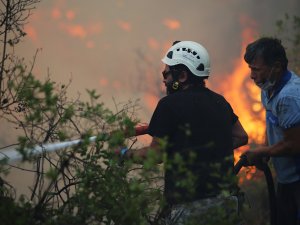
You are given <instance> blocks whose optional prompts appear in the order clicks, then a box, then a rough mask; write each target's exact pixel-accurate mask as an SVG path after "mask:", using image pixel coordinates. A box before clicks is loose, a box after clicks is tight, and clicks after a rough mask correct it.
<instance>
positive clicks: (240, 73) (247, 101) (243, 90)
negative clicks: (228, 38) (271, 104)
mask: <svg viewBox="0 0 300 225" xmlns="http://www.w3.org/2000/svg"><path fill="white" fill-rule="evenodd" d="M254 36H255V35H254V31H253V30H252V29H251V28H246V29H244V31H243V32H242V39H243V41H242V51H241V53H240V57H239V59H237V60H236V63H235V64H236V66H235V68H234V71H233V72H232V73H231V75H230V76H229V77H228V78H227V80H226V82H222V86H221V87H220V90H219V91H221V92H222V93H223V95H224V97H225V98H226V99H227V100H228V101H229V102H230V104H231V106H232V107H233V109H234V112H235V113H236V114H237V115H238V116H239V120H240V122H241V123H242V125H243V127H244V128H245V130H246V132H247V133H248V136H249V143H250V144H253V143H255V144H261V143H263V142H264V138H265V122H264V120H265V113H264V110H263V107H262V105H261V102H260V90H259V88H258V87H257V86H256V85H255V84H254V83H253V81H251V80H250V77H249V75H250V69H249V67H248V64H247V63H246V62H245V61H244V50H245V48H246V45H247V44H248V43H250V42H252V41H253V40H254ZM220 83H221V82H220ZM249 148H250V146H249V145H247V146H243V147H241V148H239V149H237V150H236V151H235V154H234V158H235V161H236V162H237V161H238V160H239V158H240V155H241V154H242V152H244V151H246V150H248V149H249ZM255 171H256V169H255V167H249V168H247V171H246V173H245V176H240V182H243V180H244V179H251V178H252V175H253V174H254V173H255Z"/></svg>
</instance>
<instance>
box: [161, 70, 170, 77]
mask: <svg viewBox="0 0 300 225" xmlns="http://www.w3.org/2000/svg"><path fill="white" fill-rule="evenodd" d="M171 73H172V71H171V70H169V71H163V72H162V75H163V78H164V79H167V77H168V76H169V74H171Z"/></svg>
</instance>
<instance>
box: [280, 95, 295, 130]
mask: <svg viewBox="0 0 300 225" xmlns="http://www.w3.org/2000/svg"><path fill="white" fill-rule="evenodd" d="M277 117H278V123H279V126H280V127H282V128H283V129H288V128H291V127H296V126H300V98H296V97H291V96H287V97H284V98H282V99H280V101H279V102H278V105H277Z"/></svg>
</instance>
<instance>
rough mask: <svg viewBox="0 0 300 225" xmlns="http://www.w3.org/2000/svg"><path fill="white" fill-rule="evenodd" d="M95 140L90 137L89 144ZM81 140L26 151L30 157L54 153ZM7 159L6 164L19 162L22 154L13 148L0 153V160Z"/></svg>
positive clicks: (45, 145) (94, 137)
mask: <svg viewBox="0 0 300 225" xmlns="http://www.w3.org/2000/svg"><path fill="white" fill-rule="evenodd" d="M95 140H96V136H93V137H90V138H89V142H94V141H95ZM81 141H82V139H77V140H73V141H64V142H57V143H51V144H44V145H42V146H39V145H37V146H35V147H33V148H31V149H28V151H29V152H30V153H31V154H32V155H39V154H41V153H44V152H54V151H57V150H60V149H63V148H68V147H72V146H76V145H78V144H79V143H80V142H81ZM5 158H6V159H7V163H13V162H16V161H21V160H22V159H23V156H22V154H20V152H18V151H17V149H15V148H8V149H5V150H2V151H0V160H3V159H5Z"/></svg>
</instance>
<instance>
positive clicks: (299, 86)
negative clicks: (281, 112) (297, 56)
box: [279, 72, 300, 100]
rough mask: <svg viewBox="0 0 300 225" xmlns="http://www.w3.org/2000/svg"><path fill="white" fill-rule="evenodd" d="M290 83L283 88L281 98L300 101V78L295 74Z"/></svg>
mask: <svg viewBox="0 0 300 225" xmlns="http://www.w3.org/2000/svg"><path fill="white" fill-rule="evenodd" d="M291 73H292V76H291V79H290V80H289V82H287V84H286V85H285V86H284V87H283V88H282V90H281V91H280V93H279V98H296V99H299V100H300V77H299V76H298V75H296V74H295V73H294V72H291Z"/></svg>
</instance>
